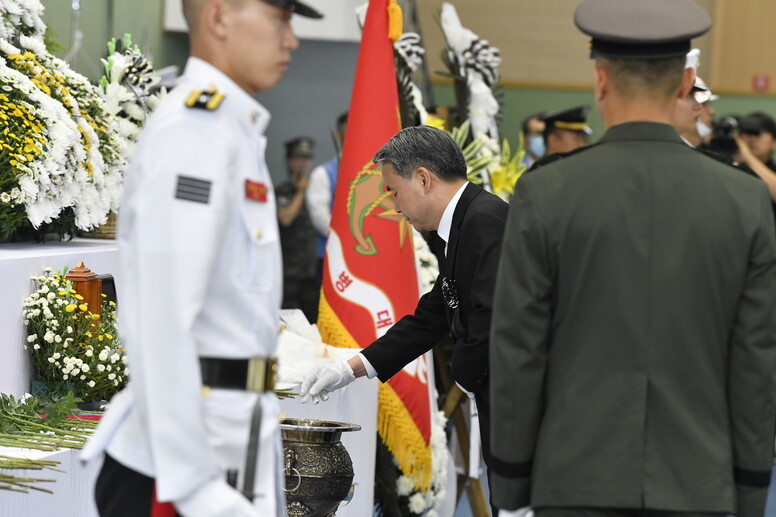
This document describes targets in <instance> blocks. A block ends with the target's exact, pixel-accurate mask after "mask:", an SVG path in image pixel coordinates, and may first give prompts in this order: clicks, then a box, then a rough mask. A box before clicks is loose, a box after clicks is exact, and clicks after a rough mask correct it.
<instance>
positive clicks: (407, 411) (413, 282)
mask: <svg viewBox="0 0 776 517" xmlns="http://www.w3.org/2000/svg"><path fill="white" fill-rule="evenodd" d="M391 9H394V10H395V9H396V6H395V4H393V5H392V6H391ZM392 16H395V13H392ZM392 21H394V22H395V20H392ZM392 28H393V29H394V32H395V28H396V26H395V24H394V25H393V26H392ZM400 129H401V124H400V121H399V97H398V92H397V89H396V71H395V69H394V55H393V45H392V43H391V40H390V39H389V1H388V0H372V1H370V2H369V10H368V11H367V16H366V22H365V25H364V31H363V35H362V38H361V47H360V49H359V54H358V61H357V64H356V76H355V81H354V85H353V92H352V96H351V101H350V111H349V112H348V125H347V130H346V133H345V142H344V146H343V149H342V159H341V160H340V164H339V175H338V179H337V188H336V191H335V194H334V204H333V207H332V217H331V227H330V231H329V238H328V241H327V244H326V256H325V259H324V267H323V270H324V271H323V285H322V287H321V290H322V295H321V302H320V310H319V315H318V327H319V329H320V331H321V335H322V337H323V340H324V342H326V343H331V344H334V345H336V346H341V347H358V348H363V347H365V346H367V345H369V344H370V343H372V342H373V341H374V340H375V339H377V338H378V337H380V336H382V335H383V334H385V332H386V331H387V330H388V329H389V328H390V327H391V326H392V325H393V324H394V323H395V322H396V321H398V320H399V319H400V318H401V317H402V316H404V315H405V314H408V313H412V312H413V311H414V310H415V306H416V305H417V302H418V296H419V295H418V281H417V272H416V269H415V261H414V252H413V244H412V229H411V227H410V225H409V224H408V223H407V221H406V220H405V219H404V217H403V216H402V215H401V214H398V213H397V212H396V210H395V208H394V203H393V198H392V197H391V196H390V195H389V193H388V192H387V190H386V188H385V185H384V184H383V180H382V176H381V174H380V167H379V166H377V165H375V164H374V163H372V161H371V160H372V157H373V156H374V154H375V153H376V152H377V151H378V150H379V149H380V147H382V146H383V144H385V143H386V142H387V141H388V140H389V139H390V138H391V137H392V136H393V135H394V134H395V133H397V132H398V131H399V130H400ZM426 372H427V369H426V362H425V358H424V357H421V358H420V359H418V360H417V361H416V362H414V363H412V364H411V365H408V367H406V368H405V369H404V370H402V371H400V372H399V373H397V374H396V375H394V376H393V378H391V380H390V381H389V382H388V383H386V384H382V385H381V386H380V394H379V406H378V423H377V429H378V432H379V434H380V437H381V439H382V440H383V442H384V443H385V444H386V446H387V447H388V449H389V450H390V451H391V453H392V454H393V455H394V457H395V458H396V460H397V462H398V463H399V467H400V468H401V470H402V472H403V473H404V474H405V475H412V476H413V477H414V479H415V481H416V484H417V486H418V487H419V488H421V489H422V490H427V489H428V487H429V485H430V480H431V445H430V436H431V422H430V409H429V396H428V382H427V376H426Z"/></svg>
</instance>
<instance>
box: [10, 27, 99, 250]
mask: <svg viewBox="0 0 776 517" xmlns="http://www.w3.org/2000/svg"><path fill="white" fill-rule="evenodd" d="M6 44H7V43H6V42H3V41H2V40H0V51H2V50H3V49H4V48H5V45H6ZM0 88H1V89H2V93H1V94H0V114H2V115H0V130H2V131H4V132H5V131H6V130H7V131H8V133H7V134H8V135H14V137H11V136H8V137H7V139H4V142H3V144H2V145H3V152H0V192H1V193H0V236H2V235H3V234H8V233H9V232H10V231H12V230H13V229H15V228H18V227H19V226H22V225H23V224H24V222H25V219H28V220H29V222H30V223H31V224H32V225H33V226H34V227H38V226H39V225H40V224H42V223H50V222H51V221H52V219H54V218H55V217H57V216H58V215H59V214H60V213H61V212H62V209H63V208H64V207H66V206H72V205H73V204H75V202H76V197H77V195H78V192H79V191H80V188H79V184H78V181H77V179H76V177H77V176H80V177H82V176H83V175H79V174H76V172H77V165H78V164H82V163H83V162H84V161H85V158H86V154H85V152H84V150H83V147H81V146H80V145H79V141H80V138H81V137H80V132H79V130H78V126H77V124H76V122H75V121H74V120H73V118H72V117H71V116H70V114H69V113H68V111H67V110H66V109H65V107H64V106H63V105H62V104H61V103H59V102H57V101H56V100H54V99H52V98H51V97H50V96H48V95H46V94H45V93H44V92H43V91H41V90H40V89H39V88H38V87H37V86H36V85H35V84H34V83H33V81H32V80H31V79H30V78H28V77H27V76H25V75H24V74H22V73H20V72H18V71H16V70H14V69H13V68H10V67H9V66H8V65H7V62H6V60H5V59H4V58H2V57H0Z"/></svg>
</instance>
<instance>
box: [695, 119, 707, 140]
mask: <svg viewBox="0 0 776 517" xmlns="http://www.w3.org/2000/svg"><path fill="white" fill-rule="evenodd" d="M695 130H696V131H698V136H699V137H701V140H703V139H704V138H706V137H707V136H709V135H710V134H711V128H710V127H709V126H707V125H706V124H704V123H703V122H701V121H700V120H696V121H695Z"/></svg>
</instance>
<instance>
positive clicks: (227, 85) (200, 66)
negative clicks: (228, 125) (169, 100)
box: [181, 56, 270, 133]
mask: <svg viewBox="0 0 776 517" xmlns="http://www.w3.org/2000/svg"><path fill="white" fill-rule="evenodd" d="M181 79H182V80H185V81H187V82H192V83H194V84H195V85H196V87H197V88H205V89H206V88H209V87H210V86H212V85H215V87H216V88H217V89H218V91H220V92H221V93H223V94H224V97H225V103H224V106H225V107H227V109H229V111H230V112H232V113H234V114H235V116H236V117H237V118H238V119H240V120H241V121H242V122H243V123H245V124H247V125H248V127H252V128H254V129H255V130H256V131H258V132H259V133H264V130H265V129H267V125H268V124H269V120H270V113H269V111H267V108H265V107H264V106H262V105H261V104H260V103H259V101H257V100H256V99H254V98H253V97H251V96H250V95H248V94H247V93H246V92H245V90H243V89H242V88H240V87H239V86H237V83H235V82H234V81H233V80H232V79H230V78H229V77H228V76H227V75H226V74H224V73H223V72H222V71H221V70H219V69H218V68H216V67H214V66H213V65H211V64H210V63H208V62H207V61H204V60H202V59H200V58H198V57H193V56H192V57H189V59H188V61H187V62H186V69H185V70H184V72H183V76H182V78H181Z"/></svg>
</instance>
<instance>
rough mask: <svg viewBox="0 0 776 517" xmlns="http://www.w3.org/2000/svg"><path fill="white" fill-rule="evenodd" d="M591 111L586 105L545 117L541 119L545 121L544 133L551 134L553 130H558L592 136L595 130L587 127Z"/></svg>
mask: <svg viewBox="0 0 776 517" xmlns="http://www.w3.org/2000/svg"><path fill="white" fill-rule="evenodd" d="M589 111H590V106H588V105H587V104H584V105H582V106H577V107H575V108H569V109H565V110H563V111H557V112H555V113H550V114H549V115H545V116H544V117H542V119H541V120H543V121H544V132H545V133H549V132H550V131H552V129H553V128H556V129H565V130H567V131H579V132H581V133H585V134H588V135H590V134H592V133H593V130H592V129H590V126H588V125H587V114H588V112H589Z"/></svg>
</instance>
